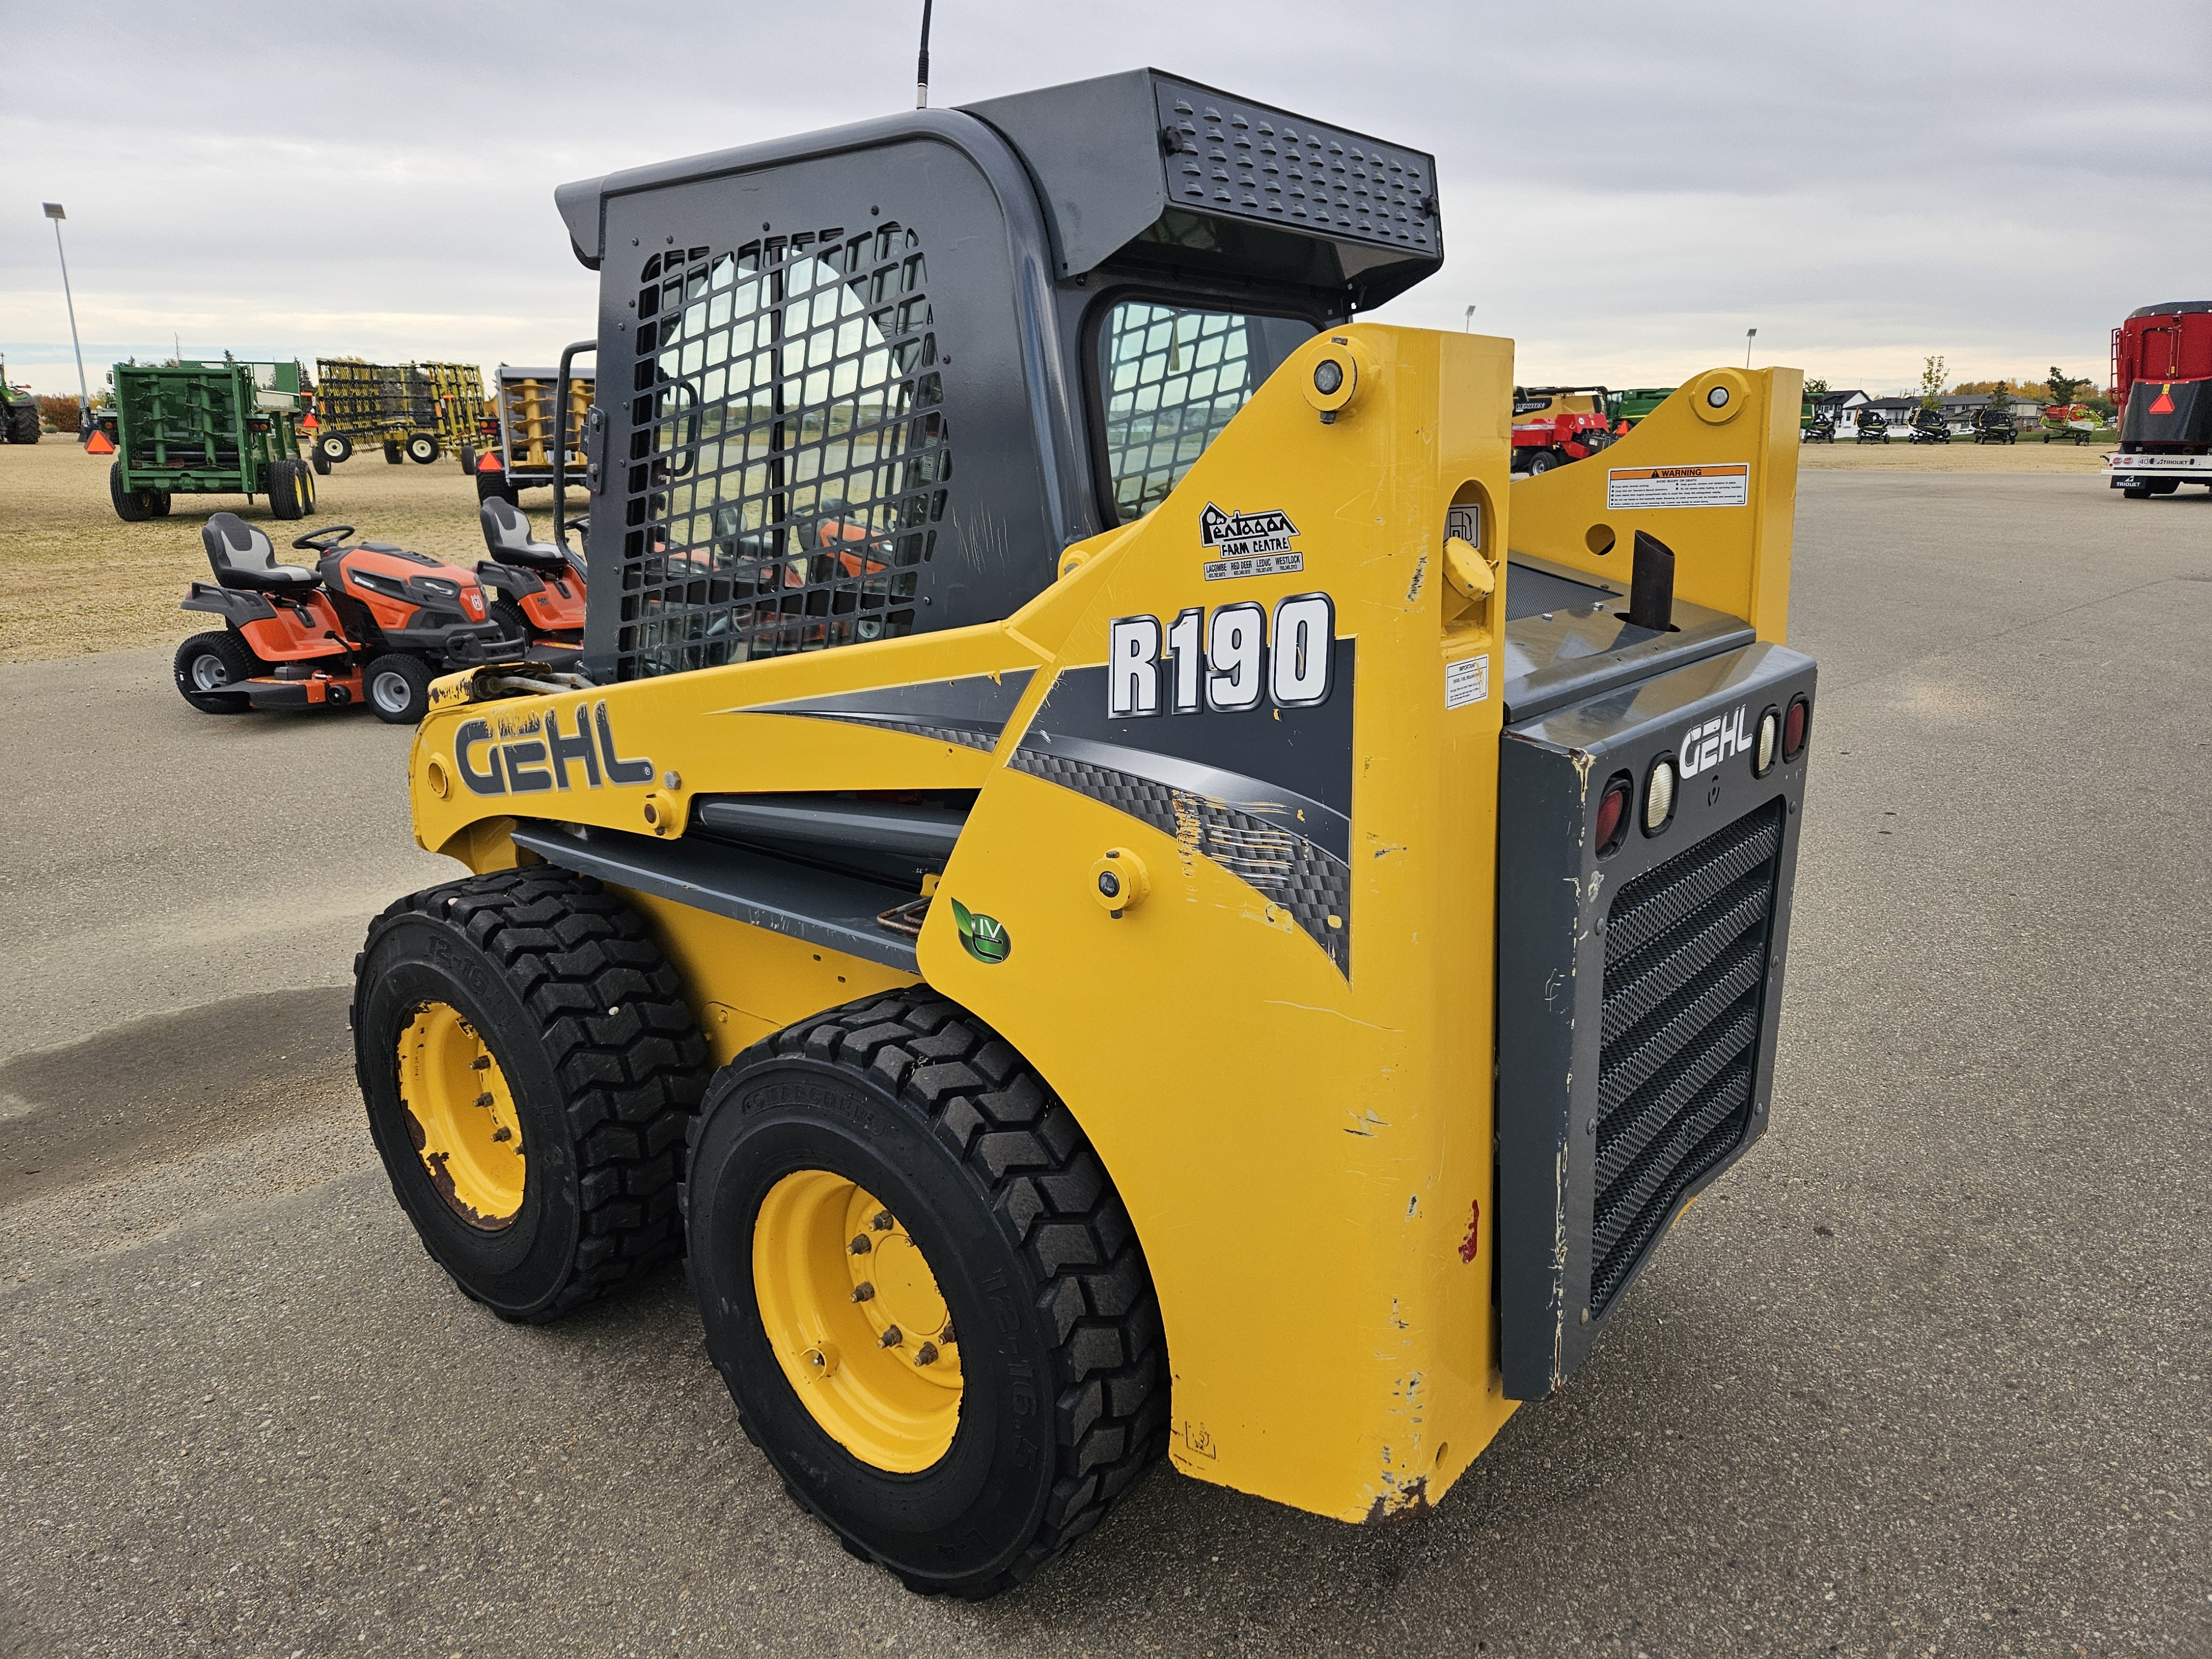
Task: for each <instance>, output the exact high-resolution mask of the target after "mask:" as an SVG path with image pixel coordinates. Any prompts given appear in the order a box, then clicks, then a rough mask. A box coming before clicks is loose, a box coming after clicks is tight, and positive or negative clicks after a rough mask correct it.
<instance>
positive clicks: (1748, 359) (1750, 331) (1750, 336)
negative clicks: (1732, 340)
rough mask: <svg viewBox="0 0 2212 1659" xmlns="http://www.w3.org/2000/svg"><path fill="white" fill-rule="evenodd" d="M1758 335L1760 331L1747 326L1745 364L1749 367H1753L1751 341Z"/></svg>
mask: <svg viewBox="0 0 2212 1659" xmlns="http://www.w3.org/2000/svg"><path fill="white" fill-rule="evenodd" d="M1758 337H1759V331H1758V330H1757V329H1755V328H1747V329H1746V330H1744V331H1743V366H1744V368H1747V369H1748V368H1750V367H1751V343H1752V342H1753V340H1755V339H1757V338H1758Z"/></svg>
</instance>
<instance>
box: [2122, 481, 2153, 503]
mask: <svg viewBox="0 0 2212 1659" xmlns="http://www.w3.org/2000/svg"><path fill="white" fill-rule="evenodd" d="M2120 497H2121V499H2122V500H2123V501H2148V500H2149V499H2150V486H2149V485H2148V484H2133V483H2131V484H2122V485H2121V486H2120Z"/></svg>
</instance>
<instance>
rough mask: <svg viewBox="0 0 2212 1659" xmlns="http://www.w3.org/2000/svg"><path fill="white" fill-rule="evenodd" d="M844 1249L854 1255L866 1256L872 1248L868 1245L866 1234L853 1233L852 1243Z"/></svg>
mask: <svg viewBox="0 0 2212 1659" xmlns="http://www.w3.org/2000/svg"><path fill="white" fill-rule="evenodd" d="M845 1248H846V1249H848V1250H850V1251H851V1252H852V1253H853V1254H854V1255H867V1253H868V1252H869V1250H870V1249H872V1248H874V1247H873V1246H872V1245H871V1244H870V1243H868V1236H867V1234H866V1233H854V1235H853V1242H852V1243H850V1244H848V1245H847V1246H846V1247H845Z"/></svg>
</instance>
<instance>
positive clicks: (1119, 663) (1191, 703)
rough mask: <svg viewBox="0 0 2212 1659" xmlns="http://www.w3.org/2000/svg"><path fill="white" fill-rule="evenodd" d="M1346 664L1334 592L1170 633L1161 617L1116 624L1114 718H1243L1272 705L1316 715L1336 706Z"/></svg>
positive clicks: (1252, 608) (1197, 620)
mask: <svg viewBox="0 0 2212 1659" xmlns="http://www.w3.org/2000/svg"><path fill="white" fill-rule="evenodd" d="M1335 666H1336V607H1335V606H1334V605H1333V604H1331V603H1330V600H1329V597H1328V594H1326V593H1294V594H1292V595H1291V597H1290V598H1289V599H1284V600H1281V601H1280V602H1279V603H1278V604H1277V605H1276V606H1275V617H1274V626H1273V629H1272V630H1271V629H1269V628H1268V626H1267V611H1265V610H1264V609H1263V608H1262V607H1261V606H1260V605H1255V604H1251V603H1249V601H1248V602H1246V603H1244V604H1241V605H1223V606H1221V607H1220V609H1218V610H1217V611H1213V612H1212V614H1211V615H1209V614H1207V612H1206V611H1203V610H1200V609H1196V608H1193V609H1191V610H1188V611H1182V613H1180V614H1179V615H1178V616H1177V617H1176V619H1175V621H1174V622H1172V623H1169V624H1168V625H1167V626H1166V627H1164V628H1163V627H1162V626H1161V625H1160V619H1159V618H1158V617H1115V619H1114V620H1113V622H1112V623H1110V624H1109V627H1108V630H1107V643H1106V712H1107V714H1109V716H1110V717H1111V718H1112V719H1115V720H1135V719H1140V718H1142V717H1144V716H1146V715H1150V714H1198V713H1200V712H1201V711H1205V712H1209V713H1212V714H1236V713H1239V712H1242V711H1243V710H1245V709H1249V708H1259V707H1260V706H1261V704H1262V703H1263V702H1266V703H1272V704H1273V705H1274V706H1275V707H1276V708H1314V707H1316V705H1318V704H1321V703H1324V702H1328V694H1329V687H1330V681H1331V679H1332V678H1333V677H1334V673H1335Z"/></svg>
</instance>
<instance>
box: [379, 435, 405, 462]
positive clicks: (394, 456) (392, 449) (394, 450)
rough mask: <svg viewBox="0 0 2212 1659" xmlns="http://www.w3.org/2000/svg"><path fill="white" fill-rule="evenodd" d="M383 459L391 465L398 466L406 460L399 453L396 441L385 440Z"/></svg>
mask: <svg viewBox="0 0 2212 1659" xmlns="http://www.w3.org/2000/svg"><path fill="white" fill-rule="evenodd" d="M384 459H386V460H387V461H389V462H390V463H391V464H392V465H394V466H398V465H401V464H402V463H404V461H405V460H406V459H407V458H406V456H404V455H403V454H401V453H399V445H398V441H397V440H395V439H391V438H387V439H386V440H385V441H384Z"/></svg>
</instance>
